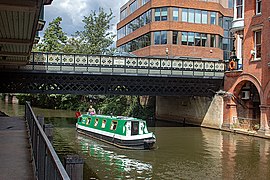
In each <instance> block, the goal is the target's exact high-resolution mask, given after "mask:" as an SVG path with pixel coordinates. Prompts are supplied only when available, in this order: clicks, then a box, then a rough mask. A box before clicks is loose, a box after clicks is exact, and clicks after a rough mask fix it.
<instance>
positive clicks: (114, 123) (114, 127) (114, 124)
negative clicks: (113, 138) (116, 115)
mask: <svg viewBox="0 0 270 180" xmlns="http://www.w3.org/2000/svg"><path fill="white" fill-rule="evenodd" d="M116 127H117V121H112V124H111V128H110V129H111V130H116Z"/></svg>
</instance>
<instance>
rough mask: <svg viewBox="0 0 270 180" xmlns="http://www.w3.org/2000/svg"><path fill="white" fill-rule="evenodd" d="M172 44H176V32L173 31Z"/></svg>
mask: <svg viewBox="0 0 270 180" xmlns="http://www.w3.org/2000/svg"><path fill="white" fill-rule="evenodd" d="M172 43H173V44H178V32H177V31H173V36H172Z"/></svg>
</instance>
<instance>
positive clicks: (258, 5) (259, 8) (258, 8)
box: [256, 0, 262, 14]
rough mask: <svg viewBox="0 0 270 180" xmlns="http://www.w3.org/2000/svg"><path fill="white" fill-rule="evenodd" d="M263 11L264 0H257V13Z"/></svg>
mask: <svg viewBox="0 0 270 180" xmlns="http://www.w3.org/2000/svg"><path fill="white" fill-rule="evenodd" d="M261 13H262V0H256V14H261Z"/></svg>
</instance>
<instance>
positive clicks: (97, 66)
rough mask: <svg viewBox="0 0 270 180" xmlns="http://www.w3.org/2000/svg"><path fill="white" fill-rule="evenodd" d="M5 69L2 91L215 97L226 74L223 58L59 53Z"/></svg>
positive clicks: (39, 55)
mask: <svg viewBox="0 0 270 180" xmlns="http://www.w3.org/2000/svg"><path fill="white" fill-rule="evenodd" d="M0 69H1V72H0V93H43V94H121V95H153V96H178V95H179V96H213V95H214V92H216V91H218V90H219V89H220V88H221V87H222V85H223V76H224V63H223V62H219V61H203V60H186V59H160V58H159V59H158V58H141V57H116V56H98V55H75V54H55V53H33V54H32V56H31V58H30V60H29V63H28V64H27V65H26V66H23V67H21V66H20V67H17V68H14V67H6V66H4V67H0Z"/></svg>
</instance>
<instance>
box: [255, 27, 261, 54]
mask: <svg viewBox="0 0 270 180" xmlns="http://www.w3.org/2000/svg"><path fill="white" fill-rule="evenodd" d="M261 34H262V32H261V31H255V32H254V35H255V37H254V40H255V43H254V44H255V47H254V49H255V58H261V47H262V44H261V43H262V39H261V38H262V37H261Z"/></svg>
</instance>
